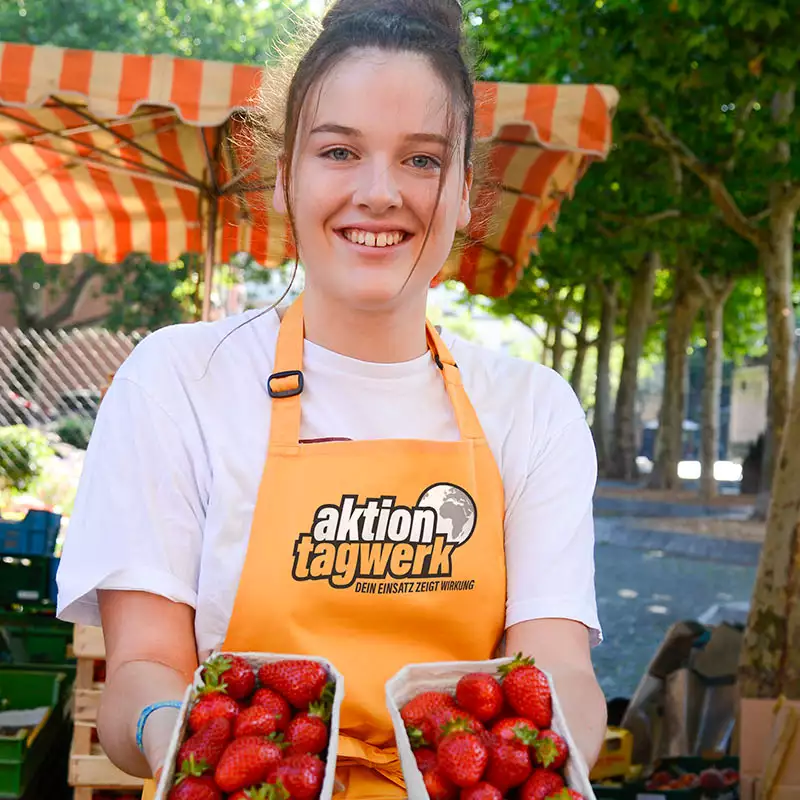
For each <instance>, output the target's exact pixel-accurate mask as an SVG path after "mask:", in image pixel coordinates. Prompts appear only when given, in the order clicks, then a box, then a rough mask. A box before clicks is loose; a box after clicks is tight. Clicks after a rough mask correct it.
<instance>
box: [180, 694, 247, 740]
mask: <svg viewBox="0 0 800 800" xmlns="http://www.w3.org/2000/svg"><path fill="white" fill-rule="evenodd" d="M237 716H239V706H238V704H237V703H236V701H235V700H234V699H233V698H232V697H228V695H227V694H225V693H224V692H220V691H209V692H207V693H205V694H204V693H202V690H201V694H200V697H199V699H198V700H197V702H196V703H195V704H194V708H192V710H191V711H190V712H189V730H190V731H191V732H192V733H197V732H198V731H199V730H201V729H203V728H205V727H206V725H208V723H209V722H211V720H212V719H217V718H219V717H225V718H227V719H229V720H231V721H233V720H235V719H236V717H237Z"/></svg>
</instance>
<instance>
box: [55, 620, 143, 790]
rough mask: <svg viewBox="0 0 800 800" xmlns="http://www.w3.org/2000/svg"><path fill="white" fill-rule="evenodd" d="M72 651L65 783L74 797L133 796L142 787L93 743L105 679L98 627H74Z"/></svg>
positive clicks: (101, 633) (140, 783)
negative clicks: (73, 665)
mask: <svg viewBox="0 0 800 800" xmlns="http://www.w3.org/2000/svg"><path fill="white" fill-rule="evenodd" d="M73 651H74V654H75V657H76V659H77V671H76V674H75V701H74V705H73V717H74V720H75V729H74V732H73V737H72V750H71V752H70V759H69V783H70V786H72V787H74V789H75V800H92V798H94V800H98V798H99V797H107V796H108V794H109V793H110V792H128V793H131V794H134V795H135V792H136V790H138V789H140V787H141V786H142V781H141V779H139V778H134V777H132V776H130V775H127V774H126V773H124V772H122V771H121V770H120V769H118V768H117V767H115V766H114V765H113V764H112V763H111V761H110V760H109V758H108V756H107V755H106V754H105V753H104V752H103V749H102V748H101V747H100V745H99V743H98V742H97V710H98V708H99V707H100V696H101V694H102V691H103V681H104V679H105V655H106V650H105V643H104V641H103V631H102V630H101V629H100V628H94V627H89V626H86V625H76V626H75V637H74V640H73Z"/></svg>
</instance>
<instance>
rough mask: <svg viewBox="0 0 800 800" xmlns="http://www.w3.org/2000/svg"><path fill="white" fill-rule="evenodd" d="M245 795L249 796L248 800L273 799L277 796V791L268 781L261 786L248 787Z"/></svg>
mask: <svg viewBox="0 0 800 800" xmlns="http://www.w3.org/2000/svg"><path fill="white" fill-rule="evenodd" d="M244 796H245V797H247V798H248V800H272V798H273V797H275V793H274V792H273V791H272V787H270V786H268V785H267V784H266V783H262V784H261V786H253V787H251V788H250V789H247V790H246V791H245V793H244Z"/></svg>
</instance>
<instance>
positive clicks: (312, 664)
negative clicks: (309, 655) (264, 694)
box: [258, 659, 328, 711]
mask: <svg viewBox="0 0 800 800" xmlns="http://www.w3.org/2000/svg"><path fill="white" fill-rule="evenodd" d="M258 680H259V681H260V682H261V685H262V686H266V687H267V688H269V689H273V690H274V691H276V692H277V693H278V694H280V695H281V696H282V697H284V698H285V699H286V700H288V701H289V703H291V704H292V705H293V706H294V707H295V708H297V709H299V710H301V711H305V710H306V709H307V708H308V706H309V704H310V703H313V702H314V701H316V700H319V699H320V698H321V697H322V692H323V691H324V690H325V687H326V686H327V685H328V673H327V672H326V671H325V667H323V666H322V664H320V663H319V662H317V661H310V660H307V659H287V660H285V661H275V662H273V663H272V664H264V666H262V667H261V669H259V670H258Z"/></svg>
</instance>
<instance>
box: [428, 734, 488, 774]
mask: <svg viewBox="0 0 800 800" xmlns="http://www.w3.org/2000/svg"><path fill="white" fill-rule="evenodd" d="M443 734H444V735H443V736H442V740H441V742H440V743H439V749H438V750H437V752H436V758H437V762H438V764H439V769H440V770H441V772H442V774H443V775H444V776H445V777H446V778H449V779H450V780H451V781H452V782H453V783H454V784H455V785H456V786H460V787H462V788H465V787H469V786H474V785H475V784H476V783H477V782H478V781H479V780H480V779H481V776H482V775H483V771H484V769H485V768H486V764H487V762H488V761H489V751H488V750H487V749H486V746H485V745H484V744H483V742H481V740H480V739H479V738H478V737H477V736H476V735H475V734H474V733H472V731H471V730H470V728H469V723H468V722H466V721H464V720H459V721H454V722H451V723H450V724H448V725H445V728H444V731H443Z"/></svg>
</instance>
